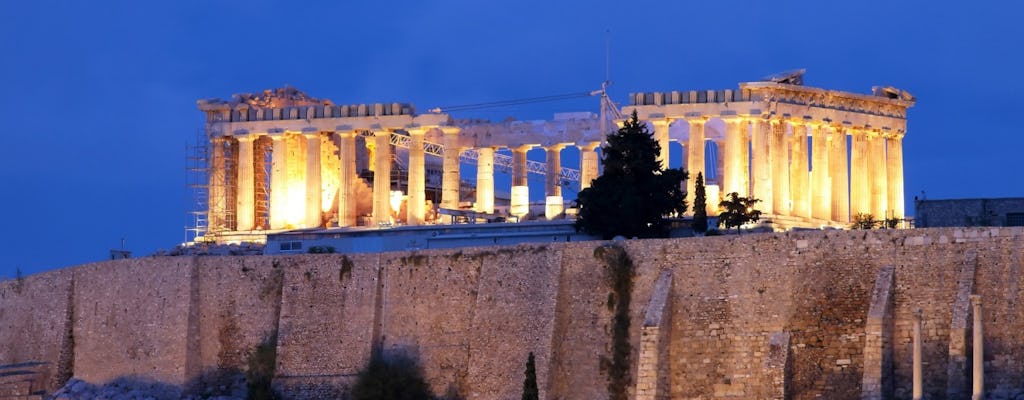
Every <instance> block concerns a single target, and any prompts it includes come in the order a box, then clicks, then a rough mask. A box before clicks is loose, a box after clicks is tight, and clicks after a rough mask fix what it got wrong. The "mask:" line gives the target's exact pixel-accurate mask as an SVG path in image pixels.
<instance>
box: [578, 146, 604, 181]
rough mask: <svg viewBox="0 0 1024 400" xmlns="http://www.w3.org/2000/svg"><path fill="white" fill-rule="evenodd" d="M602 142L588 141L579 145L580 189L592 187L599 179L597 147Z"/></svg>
mask: <svg viewBox="0 0 1024 400" xmlns="http://www.w3.org/2000/svg"><path fill="white" fill-rule="evenodd" d="M600 145H601V142H588V143H584V144H580V145H577V147H579V148H580V190H583V189H586V188H588V187H590V183H591V182H592V181H593V180H594V179H597V152H596V151H595V150H597V147H598V146H600Z"/></svg>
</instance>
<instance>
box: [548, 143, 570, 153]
mask: <svg viewBox="0 0 1024 400" xmlns="http://www.w3.org/2000/svg"><path fill="white" fill-rule="evenodd" d="M567 144H570V143H555V144H552V145H548V146H544V150H546V151H562V149H564V148H565V146H566V145H567Z"/></svg>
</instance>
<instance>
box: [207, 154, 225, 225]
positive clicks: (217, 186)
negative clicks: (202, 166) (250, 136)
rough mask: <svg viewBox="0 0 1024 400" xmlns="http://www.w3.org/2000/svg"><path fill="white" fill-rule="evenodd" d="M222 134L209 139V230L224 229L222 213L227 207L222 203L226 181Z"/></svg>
mask: <svg viewBox="0 0 1024 400" xmlns="http://www.w3.org/2000/svg"><path fill="white" fill-rule="evenodd" d="M225 140H226V139H225V138H224V137H223V136H216V137H213V138H211V139H210V146H211V148H210V188H209V202H208V203H209V207H210V210H209V213H210V214H209V216H208V223H209V228H208V230H209V231H210V232H216V231H220V230H223V229H224V223H225V221H224V220H225V218H224V213H225V211H226V209H227V207H226V204H224V202H225V200H226V198H227V196H225V194H226V192H225V190H224V185H225V184H226V182H227V176H226V173H227V166H226V165H225V156H224V141H225Z"/></svg>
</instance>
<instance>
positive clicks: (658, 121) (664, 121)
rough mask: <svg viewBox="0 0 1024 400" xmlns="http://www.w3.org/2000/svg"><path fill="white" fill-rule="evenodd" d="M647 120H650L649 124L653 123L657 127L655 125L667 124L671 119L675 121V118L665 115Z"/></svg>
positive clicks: (670, 122)
mask: <svg viewBox="0 0 1024 400" xmlns="http://www.w3.org/2000/svg"><path fill="white" fill-rule="evenodd" d="M647 121H648V122H650V123H651V125H654V126H655V127H657V126H669V125H671V124H672V122H673V121H675V119H674V118H669V117H665V118H657V119H649V120H647Z"/></svg>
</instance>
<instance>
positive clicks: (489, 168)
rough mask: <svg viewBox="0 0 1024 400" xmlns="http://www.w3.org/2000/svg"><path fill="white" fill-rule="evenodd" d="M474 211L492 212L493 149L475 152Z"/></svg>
mask: <svg viewBox="0 0 1024 400" xmlns="http://www.w3.org/2000/svg"><path fill="white" fill-rule="evenodd" d="M476 155H477V158H476V211H477V212H482V213H488V214H490V213H493V212H494V148H493V147H482V148H479V149H477V150H476Z"/></svg>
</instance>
